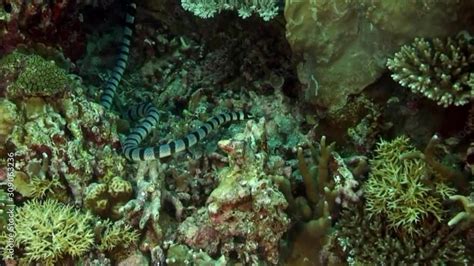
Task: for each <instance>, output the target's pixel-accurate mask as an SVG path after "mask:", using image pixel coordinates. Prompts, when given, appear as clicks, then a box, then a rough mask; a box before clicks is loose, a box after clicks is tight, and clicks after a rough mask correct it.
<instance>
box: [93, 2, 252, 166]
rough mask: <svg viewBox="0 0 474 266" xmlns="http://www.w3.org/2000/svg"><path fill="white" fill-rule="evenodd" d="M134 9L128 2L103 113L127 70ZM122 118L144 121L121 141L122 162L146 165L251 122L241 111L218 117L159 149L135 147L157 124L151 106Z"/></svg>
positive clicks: (135, 109) (103, 98)
mask: <svg viewBox="0 0 474 266" xmlns="http://www.w3.org/2000/svg"><path fill="white" fill-rule="evenodd" d="M136 8H137V6H136V4H135V3H134V2H133V1H128V4H127V15H126V20H125V22H126V23H125V26H124V30H123V37H122V41H121V43H120V52H119V55H118V57H117V60H116V63H115V67H114V68H113V69H112V75H111V76H110V77H109V78H108V80H107V81H106V85H105V89H104V91H103V93H102V95H101V97H100V104H101V105H102V106H103V107H104V108H105V109H106V110H109V109H110V108H111V106H112V102H113V99H114V96H115V93H116V91H117V87H118V85H119V83H120V80H121V79H122V76H123V73H124V71H125V68H126V66H127V61H128V57H129V54H130V42H131V39H132V35H133V26H134V22H135V13H136ZM125 116H126V117H127V118H129V119H131V120H139V119H140V118H142V117H144V119H143V120H142V121H141V122H140V124H139V125H137V127H135V128H133V129H132V130H131V133H130V134H129V135H128V136H127V137H126V138H125V141H124V142H123V144H122V149H123V153H124V156H125V158H127V159H128V160H131V161H147V160H155V159H161V158H166V157H170V156H172V155H173V154H175V153H178V152H181V151H184V150H187V149H188V148H189V147H191V146H193V145H195V144H196V143H198V141H200V140H202V139H203V138H204V137H206V136H207V135H208V134H209V132H211V131H212V130H213V129H216V128H218V127H220V126H221V125H223V124H225V123H228V122H233V121H241V120H245V119H249V118H252V116H251V115H250V114H247V113H244V112H242V111H238V112H229V113H222V114H219V115H216V116H214V117H212V118H211V119H209V120H208V121H207V122H205V123H204V124H203V125H202V126H201V127H199V128H198V129H196V130H194V131H192V132H191V133H189V134H188V135H186V136H185V137H184V138H182V139H178V140H173V141H171V142H169V143H167V144H162V145H159V146H151V147H139V145H140V143H141V142H142V141H143V140H144V139H145V138H146V137H147V135H148V134H149V133H150V132H151V131H152V129H153V128H154V127H155V126H156V124H157V123H158V121H159V113H158V109H157V108H156V107H155V106H153V104H151V103H144V104H139V105H137V106H135V107H132V108H130V109H129V110H128V111H127V112H126V114H125Z"/></svg>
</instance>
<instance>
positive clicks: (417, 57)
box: [387, 32, 474, 107]
mask: <svg viewBox="0 0 474 266" xmlns="http://www.w3.org/2000/svg"><path fill="white" fill-rule="evenodd" d="M387 66H388V68H389V69H390V70H391V71H392V72H393V74H392V78H393V79H394V80H395V81H398V82H399V83H400V84H401V85H402V86H404V87H408V88H410V89H411V90H412V91H413V92H415V93H421V94H423V95H424V96H426V97H428V98H429V99H431V100H433V101H436V102H437V103H438V104H439V105H442V106H444V107H447V106H449V105H456V106H458V105H464V104H467V103H468V102H469V101H470V100H471V99H472V98H473V97H474V72H473V67H474V44H473V39H472V37H471V36H470V35H469V34H468V33H465V32H462V33H460V34H458V35H457V36H456V37H454V38H447V39H446V40H441V39H438V38H434V39H432V40H428V39H423V38H416V39H415V41H414V42H413V43H412V44H409V45H404V46H402V48H401V49H400V51H399V52H398V53H396V54H395V56H394V58H392V59H388V61H387Z"/></svg>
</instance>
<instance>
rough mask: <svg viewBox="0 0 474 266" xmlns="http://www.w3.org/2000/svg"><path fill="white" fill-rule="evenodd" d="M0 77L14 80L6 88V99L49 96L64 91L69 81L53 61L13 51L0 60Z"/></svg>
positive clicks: (63, 71)
mask: <svg viewBox="0 0 474 266" xmlns="http://www.w3.org/2000/svg"><path fill="white" fill-rule="evenodd" d="M0 77H2V78H3V79H6V80H14V82H12V83H11V84H10V85H9V86H7V88H6V93H7V97H9V98H19V97H22V96H51V95H55V94H58V93H61V92H63V91H64V88H65V87H66V86H67V85H68V83H70V79H69V77H68V76H67V73H66V71H65V70H64V69H62V68H60V67H58V66H57V65H56V64H55V63H54V61H47V60H46V59H44V58H42V57H41V56H39V55H36V54H23V53H20V52H18V51H14V52H12V53H10V54H8V55H6V56H5V57H3V58H2V59H1V60H0Z"/></svg>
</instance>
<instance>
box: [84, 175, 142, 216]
mask: <svg viewBox="0 0 474 266" xmlns="http://www.w3.org/2000/svg"><path fill="white" fill-rule="evenodd" d="M132 194H133V191H132V184H131V183H130V182H128V181H127V180H124V179H123V178H121V177H119V176H115V177H113V178H112V179H110V180H109V181H108V182H106V183H90V184H89V185H88V186H87V188H86V189H85V191H84V195H85V196H84V207H86V208H87V209H89V210H91V211H92V212H93V213H94V214H98V215H100V216H102V217H110V218H112V219H118V218H120V217H121V213H120V212H119V209H120V208H121V207H122V206H123V205H124V204H125V203H126V202H128V201H129V200H130V199H131V197H132Z"/></svg>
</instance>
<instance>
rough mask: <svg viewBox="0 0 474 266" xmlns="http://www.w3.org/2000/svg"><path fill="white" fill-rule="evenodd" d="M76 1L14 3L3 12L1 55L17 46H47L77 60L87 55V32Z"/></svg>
mask: <svg viewBox="0 0 474 266" xmlns="http://www.w3.org/2000/svg"><path fill="white" fill-rule="evenodd" d="M78 11H79V9H78V6H77V5H76V1H69V0H65V1H56V2H46V1H35V2H25V1H20V0H12V1H8V2H5V3H4V4H2V8H1V9H0V54H3V53H8V52H11V51H12V50H13V49H14V48H15V47H16V46H17V45H19V44H26V45H32V44H34V43H45V44H47V45H49V46H53V47H55V48H60V49H62V50H63V51H64V52H65V54H66V55H67V56H68V57H70V58H73V59H77V58H78V57H80V56H81V55H82V53H83V52H84V42H85V37H84V32H83V30H82V28H81V26H82V23H81V21H80V19H79V15H77V14H78Z"/></svg>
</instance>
